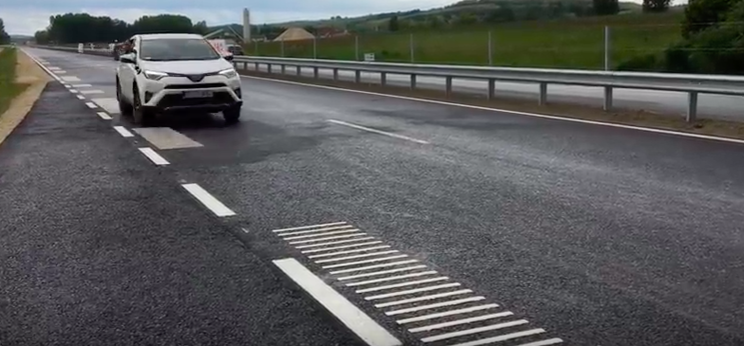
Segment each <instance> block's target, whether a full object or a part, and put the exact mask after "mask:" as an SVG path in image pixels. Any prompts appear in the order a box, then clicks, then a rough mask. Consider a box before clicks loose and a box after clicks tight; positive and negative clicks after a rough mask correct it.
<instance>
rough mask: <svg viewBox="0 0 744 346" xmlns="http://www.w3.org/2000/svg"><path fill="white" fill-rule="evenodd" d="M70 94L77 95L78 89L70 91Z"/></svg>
mask: <svg viewBox="0 0 744 346" xmlns="http://www.w3.org/2000/svg"><path fill="white" fill-rule="evenodd" d="M70 92H71V93H73V94H77V93H78V91H77V89H70Z"/></svg>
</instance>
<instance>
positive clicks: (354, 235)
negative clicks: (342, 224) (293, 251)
mask: <svg viewBox="0 0 744 346" xmlns="http://www.w3.org/2000/svg"><path fill="white" fill-rule="evenodd" d="M362 235H367V233H364V232H360V233H354V234H345V235H337V236H333V237H326V238H317V239H309V240H298V241H291V242H289V244H290V245H295V244H307V243H315V242H319V241H326V240H335V239H346V238H354V237H358V236H362Z"/></svg>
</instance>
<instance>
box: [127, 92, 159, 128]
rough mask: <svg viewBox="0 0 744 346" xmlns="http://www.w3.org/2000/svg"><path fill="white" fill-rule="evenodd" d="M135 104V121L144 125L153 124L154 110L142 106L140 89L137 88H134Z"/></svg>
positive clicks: (133, 110) (133, 114)
mask: <svg viewBox="0 0 744 346" xmlns="http://www.w3.org/2000/svg"><path fill="white" fill-rule="evenodd" d="M133 94H134V105H133V109H132V116H133V117H134V123H135V124H137V125H140V126H143V127H147V126H150V125H151V124H152V121H153V118H154V117H155V115H154V114H153V113H152V111H150V110H147V109H145V108H144V107H142V102H141V101H140V96H139V90H137V88H136V87H135V88H134V93H133Z"/></svg>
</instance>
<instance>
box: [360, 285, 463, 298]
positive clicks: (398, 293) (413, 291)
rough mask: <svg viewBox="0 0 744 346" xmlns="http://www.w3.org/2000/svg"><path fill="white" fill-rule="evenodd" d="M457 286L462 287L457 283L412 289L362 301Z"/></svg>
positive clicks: (379, 295)
mask: <svg viewBox="0 0 744 346" xmlns="http://www.w3.org/2000/svg"><path fill="white" fill-rule="evenodd" d="M458 286H462V285H461V284H460V283H459V282H452V283H448V284H442V285H436V286H427V287H421V288H414V289H410V290H405V291H398V292H393V293H385V294H378V295H376V296H369V297H364V299H365V300H375V299H385V298H391V297H398V296H405V295H409V294H413V293H420V292H429V291H436V290H441V289H443V288H450V287H458Z"/></svg>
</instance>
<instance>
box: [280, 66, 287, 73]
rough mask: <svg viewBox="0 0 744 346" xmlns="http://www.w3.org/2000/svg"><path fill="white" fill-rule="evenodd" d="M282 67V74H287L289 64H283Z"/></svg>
mask: <svg viewBox="0 0 744 346" xmlns="http://www.w3.org/2000/svg"><path fill="white" fill-rule="evenodd" d="M281 67H282V74H285V73H286V72H287V66H286V65H284V64H281Z"/></svg>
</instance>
